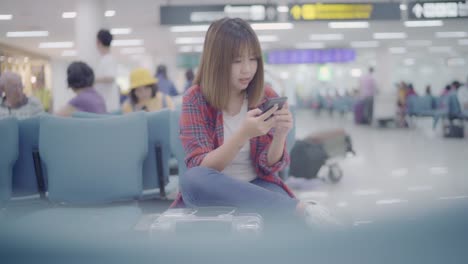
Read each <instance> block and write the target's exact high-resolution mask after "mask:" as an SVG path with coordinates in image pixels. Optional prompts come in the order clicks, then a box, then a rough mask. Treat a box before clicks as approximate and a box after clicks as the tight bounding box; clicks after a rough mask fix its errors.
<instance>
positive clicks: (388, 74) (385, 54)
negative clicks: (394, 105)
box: [363, 47, 396, 92]
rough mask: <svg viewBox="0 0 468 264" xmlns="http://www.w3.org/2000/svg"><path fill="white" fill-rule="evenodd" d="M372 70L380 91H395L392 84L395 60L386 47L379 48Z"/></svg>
mask: <svg viewBox="0 0 468 264" xmlns="http://www.w3.org/2000/svg"><path fill="white" fill-rule="evenodd" d="M367 70H368V69H365V71H367ZM374 70H375V72H374V76H375V80H376V82H377V88H378V89H379V90H380V91H382V92H388V91H392V90H394V89H396V88H395V87H394V84H393V77H394V75H395V74H394V70H395V58H394V56H392V54H390V52H389V51H388V48H387V47H381V48H379V49H378V50H377V57H376V65H375V67H374ZM364 73H365V72H363V74H364Z"/></svg>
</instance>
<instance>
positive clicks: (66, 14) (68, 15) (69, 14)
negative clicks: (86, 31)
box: [62, 12, 76, 18]
mask: <svg viewBox="0 0 468 264" xmlns="http://www.w3.org/2000/svg"><path fill="white" fill-rule="evenodd" d="M75 17H76V12H63V13H62V18H75Z"/></svg>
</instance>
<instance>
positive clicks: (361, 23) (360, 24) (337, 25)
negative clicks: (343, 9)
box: [328, 21, 369, 28]
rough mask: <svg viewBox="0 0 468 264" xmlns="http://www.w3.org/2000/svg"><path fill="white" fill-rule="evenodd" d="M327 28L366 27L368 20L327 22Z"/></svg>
mask: <svg viewBox="0 0 468 264" xmlns="http://www.w3.org/2000/svg"><path fill="white" fill-rule="evenodd" d="M328 27H329V28H368V27H369V22H365V21H355V22H329V23H328Z"/></svg>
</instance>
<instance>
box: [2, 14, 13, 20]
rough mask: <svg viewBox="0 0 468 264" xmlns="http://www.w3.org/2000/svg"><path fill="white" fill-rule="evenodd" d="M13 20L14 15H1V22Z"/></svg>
mask: <svg viewBox="0 0 468 264" xmlns="http://www.w3.org/2000/svg"><path fill="white" fill-rule="evenodd" d="M11 19H13V15H6V14H5V15H0V20H11Z"/></svg>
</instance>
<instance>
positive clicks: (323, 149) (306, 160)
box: [290, 130, 354, 182]
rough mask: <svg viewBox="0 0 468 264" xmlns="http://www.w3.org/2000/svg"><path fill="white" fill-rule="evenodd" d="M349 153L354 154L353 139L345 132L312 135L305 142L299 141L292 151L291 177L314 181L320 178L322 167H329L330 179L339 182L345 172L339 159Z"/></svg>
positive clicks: (334, 131) (335, 131)
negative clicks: (339, 163) (319, 173)
mask: <svg viewBox="0 0 468 264" xmlns="http://www.w3.org/2000/svg"><path fill="white" fill-rule="evenodd" d="M348 152H351V153H353V154H354V151H353V148H352V144H351V139H350V137H349V136H348V135H347V134H346V133H345V131H343V130H333V131H328V132H325V133H317V134H312V135H310V136H308V137H307V138H305V139H304V140H297V141H296V143H295V144H294V147H293V148H292V150H291V165H290V175H292V176H295V177H298V178H305V179H313V178H317V177H318V172H319V171H320V169H321V168H322V166H327V167H328V179H329V180H330V181H332V182H338V181H340V180H341V178H342V177H343V172H342V170H341V168H340V167H339V165H338V163H337V159H339V158H344V157H345V156H346V154H347V153H348Z"/></svg>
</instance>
